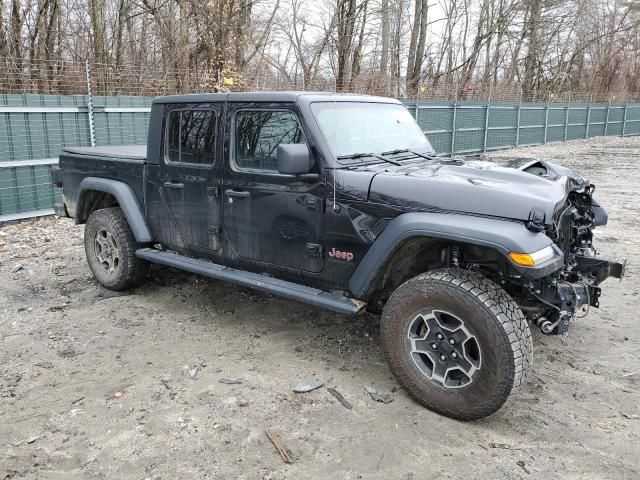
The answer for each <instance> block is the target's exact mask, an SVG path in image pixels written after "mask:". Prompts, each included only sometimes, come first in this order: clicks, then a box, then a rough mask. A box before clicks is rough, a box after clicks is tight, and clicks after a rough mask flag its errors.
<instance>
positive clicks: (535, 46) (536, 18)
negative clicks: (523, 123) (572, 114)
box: [522, 0, 542, 98]
mask: <svg viewBox="0 0 640 480" xmlns="http://www.w3.org/2000/svg"><path fill="white" fill-rule="evenodd" d="M529 9H530V11H529V21H528V22H527V24H526V26H525V29H526V34H527V37H528V39H529V44H528V46H527V56H526V57H525V60H524V78H523V81H522V91H523V94H524V95H525V97H527V98H530V97H531V96H532V95H535V90H536V84H537V76H538V64H539V61H538V53H539V49H540V20H541V17H542V0H531V1H530V3H529Z"/></svg>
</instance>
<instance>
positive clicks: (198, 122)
mask: <svg viewBox="0 0 640 480" xmlns="http://www.w3.org/2000/svg"><path fill="white" fill-rule="evenodd" d="M216 128H217V118H216V112H215V110H205V109H179V110H171V111H169V112H168V114H167V120H166V130H165V152H164V156H165V161H166V162H167V163H175V164H187V165H199V166H211V165H213V163H214V161H215V146H216V132H217V130H216Z"/></svg>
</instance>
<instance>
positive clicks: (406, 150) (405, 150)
mask: <svg viewBox="0 0 640 480" xmlns="http://www.w3.org/2000/svg"><path fill="white" fill-rule="evenodd" d="M398 153H412V154H413V155H415V156H417V157H422V158H426V159H427V160H433V158H434V155H425V154H423V153H418V152H416V151H415V150H411V149H410V148H396V149H395V150H389V151H388V152H382V153H381V155H397V154H398Z"/></svg>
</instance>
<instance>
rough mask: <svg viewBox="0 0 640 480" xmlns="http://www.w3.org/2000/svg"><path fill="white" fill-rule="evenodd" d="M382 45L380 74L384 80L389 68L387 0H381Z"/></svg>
mask: <svg viewBox="0 0 640 480" xmlns="http://www.w3.org/2000/svg"><path fill="white" fill-rule="evenodd" d="M380 15H381V16H382V45H381V49H380V76H381V78H382V79H383V80H384V79H385V77H386V76H387V71H388V68H389V43H390V40H391V39H390V37H389V35H390V34H389V0H382V9H381V12H380Z"/></svg>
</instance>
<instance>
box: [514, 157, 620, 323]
mask: <svg viewBox="0 0 640 480" xmlns="http://www.w3.org/2000/svg"><path fill="white" fill-rule="evenodd" d="M548 167H550V166H548V165H545V164H544V163H543V162H535V163H533V164H530V165H527V166H524V167H523V168H522V170H523V171H526V172H528V173H532V174H535V175H538V176H547V175H550V174H555V173H556V172H553V173H552V172H550V171H549V169H548ZM553 167H556V166H555V165H554V166H553ZM568 188H569V190H570V191H569V194H568V195H567V198H566V201H565V202H564V203H562V204H561V205H560V206H559V208H557V209H556V213H555V215H554V218H553V221H552V222H551V224H550V225H549V224H548V222H547V224H546V225H545V222H544V219H543V218H540V216H539V215H536V212H532V215H531V216H530V220H529V221H528V222H527V228H528V229H529V230H532V231H536V232H544V233H545V234H546V235H547V236H548V237H549V238H551V239H552V240H553V241H554V243H555V244H556V245H557V247H558V248H559V249H560V250H561V251H562V253H563V254H564V268H563V269H562V270H559V271H557V272H554V273H552V274H551V275H549V276H546V277H544V278H541V279H539V280H535V281H528V282H526V283H524V284H521V285H520V286H519V288H516V290H517V292H512V295H513V296H514V298H516V300H517V301H518V302H519V303H520V306H521V308H522V309H523V311H524V312H525V314H526V315H527V317H528V318H529V320H530V321H531V322H532V323H535V324H536V325H537V326H538V327H539V328H540V329H541V331H542V332H543V333H545V334H564V333H566V332H567V330H568V328H569V324H570V322H571V320H573V319H575V318H580V317H583V316H586V315H587V313H588V311H589V308H590V307H596V308H597V307H598V306H599V297H600V293H601V291H600V288H599V287H598V285H599V284H600V283H601V282H603V281H604V280H605V279H606V278H608V277H614V278H619V279H620V278H622V277H623V275H624V269H625V263H626V262H625V261H623V262H617V261H610V260H606V259H602V258H599V257H598V256H597V255H598V252H597V250H596V249H595V247H594V245H593V229H594V228H595V227H597V226H602V225H606V223H607V220H608V218H607V214H606V212H605V211H604V209H603V208H602V207H601V206H600V205H599V204H598V202H597V200H596V199H595V198H594V196H593V194H594V191H595V186H594V185H592V184H591V183H589V181H588V180H587V179H585V178H575V177H573V178H569V179H568Z"/></svg>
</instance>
